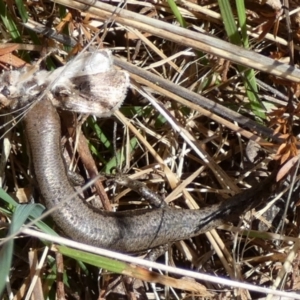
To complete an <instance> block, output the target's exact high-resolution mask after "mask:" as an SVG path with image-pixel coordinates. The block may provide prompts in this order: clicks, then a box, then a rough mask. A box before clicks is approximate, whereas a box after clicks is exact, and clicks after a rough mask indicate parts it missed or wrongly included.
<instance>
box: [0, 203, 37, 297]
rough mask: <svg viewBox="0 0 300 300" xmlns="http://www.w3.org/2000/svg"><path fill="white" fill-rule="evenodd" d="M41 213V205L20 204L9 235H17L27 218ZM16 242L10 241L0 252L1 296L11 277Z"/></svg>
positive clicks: (14, 215)
mask: <svg viewBox="0 0 300 300" xmlns="http://www.w3.org/2000/svg"><path fill="white" fill-rule="evenodd" d="M40 212H41V209H40V207H39V205H36V204H22V205H21V204H20V205H17V207H16V210H15V212H14V214H13V218H12V222H11V224H10V227H9V231H8V235H12V234H15V233H16V232H18V231H19V230H20V228H21V227H22V226H23V225H24V223H25V221H26V220H27V218H28V217H29V216H30V215H31V214H34V215H38V214H39V213H40ZM13 248H14V240H13V239H10V240H9V241H8V242H6V243H5V244H4V245H3V247H2V248H1V250H0V270H1V272H0V294H1V293H2V291H3V289H4V287H5V282H6V278H7V277H8V275H9V271H10V266H11V262H12V257H13Z"/></svg>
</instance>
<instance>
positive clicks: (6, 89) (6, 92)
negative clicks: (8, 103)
mask: <svg viewBox="0 0 300 300" xmlns="http://www.w3.org/2000/svg"><path fill="white" fill-rule="evenodd" d="M0 93H1V94H2V95H4V96H9V95H10V91H9V89H8V88H7V86H5V87H4V88H3V89H2V90H1V92H0Z"/></svg>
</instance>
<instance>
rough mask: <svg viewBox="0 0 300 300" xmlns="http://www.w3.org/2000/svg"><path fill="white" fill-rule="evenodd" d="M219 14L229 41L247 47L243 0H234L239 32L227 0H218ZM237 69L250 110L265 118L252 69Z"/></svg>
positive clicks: (239, 67)
mask: <svg viewBox="0 0 300 300" xmlns="http://www.w3.org/2000/svg"><path fill="white" fill-rule="evenodd" d="M218 3H219V7H220V11H221V15H222V18H223V22H224V26H225V30H226V33H227V35H228V38H229V40H230V42H231V43H233V44H235V45H238V46H244V47H245V48H249V39H248V36H247V28H246V10H245V5H244V1H243V0H236V6H237V12H238V21H239V26H240V28H241V34H240V32H239V30H238V27H237V26H236V22H235V19H234V16H233V13H232V9H231V4H230V1H228V0H218ZM238 70H239V72H240V73H241V74H243V82H244V86H245V90H246V94H247V97H248V99H249V102H250V106H251V110H252V112H253V113H254V114H255V115H256V116H257V117H259V118H261V119H263V120H264V119H265V118H266V115H265V112H264V111H265V108H264V106H263V105H262V103H261V102H260V100H259V98H258V88H257V83H256V79H255V73H254V70H253V69H246V68H245V67H243V66H238Z"/></svg>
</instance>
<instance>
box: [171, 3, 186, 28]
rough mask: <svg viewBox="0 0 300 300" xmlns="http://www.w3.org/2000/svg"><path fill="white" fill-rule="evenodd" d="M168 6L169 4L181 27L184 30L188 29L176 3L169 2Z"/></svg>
mask: <svg viewBox="0 0 300 300" xmlns="http://www.w3.org/2000/svg"><path fill="white" fill-rule="evenodd" d="M168 4H169V6H170V8H171V10H172V12H173V14H174V16H175V17H176V19H177V21H178V22H179V24H180V26H181V27H183V28H186V22H185V19H184V18H183V17H182V15H181V13H180V11H179V9H178V7H177V5H176V3H175V1H174V0H168Z"/></svg>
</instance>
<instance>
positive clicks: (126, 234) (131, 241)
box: [25, 97, 274, 252]
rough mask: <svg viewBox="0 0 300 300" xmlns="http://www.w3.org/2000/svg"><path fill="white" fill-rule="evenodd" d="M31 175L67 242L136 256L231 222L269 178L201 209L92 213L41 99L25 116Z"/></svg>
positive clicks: (56, 123)
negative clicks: (72, 180)
mask: <svg viewBox="0 0 300 300" xmlns="http://www.w3.org/2000/svg"><path fill="white" fill-rule="evenodd" d="M25 123H26V133H27V136H28V140H29V144H30V148H31V154H32V160H33V164H34V171H35V175H36V179H37V182H38V185H39V189H40V192H41V194H42V196H43V198H44V200H45V204H46V207H47V208H48V209H51V208H53V207H57V209H56V210H55V211H54V212H53V213H52V217H53V219H54V220H55V222H56V223H57V224H58V225H59V227H60V228H61V229H62V230H63V231H64V232H65V233H66V234H67V235H68V236H69V237H71V238H72V239H74V240H77V241H79V242H82V243H86V244H89V245H93V246H98V247H102V248H107V249H112V250H116V251H121V252H137V251H140V250H145V249H149V248H153V247H156V246H159V245H162V244H166V243H170V242H174V241H178V240H182V239H186V238H190V237H193V236H195V235H198V234H200V233H203V232H205V231H208V230H210V229H212V228H215V227H217V226H218V225H220V224H222V223H224V222H226V221H228V220H233V219H234V218H236V217H237V216H238V215H240V214H242V213H243V212H245V211H247V210H248V209H250V208H252V207H254V206H256V205H257V204H258V203H260V202H261V201H262V200H263V198H264V197H265V196H266V194H269V191H268V187H269V185H270V184H271V183H272V182H273V177H274V174H273V175H271V176H270V177H268V178H267V179H266V180H265V181H264V182H262V183H260V184H259V185H258V186H255V187H253V188H251V189H249V190H247V191H245V192H243V193H240V194H238V195H236V196H234V197H232V198H230V199H228V200H226V201H224V202H222V203H220V204H217V205H213V206H211V207H208V208H204V209H201V210H188V209H172V208H161V209H153V210H136V211H127V212H115V213H111V212H105V211H103V212H102V211H95V210H93V209H92V208H91V207H90V206H88V205H86V204H85V203H84V202H83V200H82V199H81V198H80V197H79V196H75V197H74V198H73V199H71V200H68V201H66V199H68V198H70V195H74V193H75V190H74V188H73V187H72V185H71V184H70V182H69V180H68V177H67V174H66V170H65V165H64V162H63V158H62V154H61V147H60V132H61V128H60V119H59V116H58V114H57V112H56V109H55V108H54V107H53V106H52V104H51V102H50V101H48V100H47V99H46V97H45V98H44V99H43V100H42V101H39V102H38V103H36V104H35V105H34V106H33V107H32V109H31V110H30V111H29V112H28V114H27V115H26V117H25Z"/></svg>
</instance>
